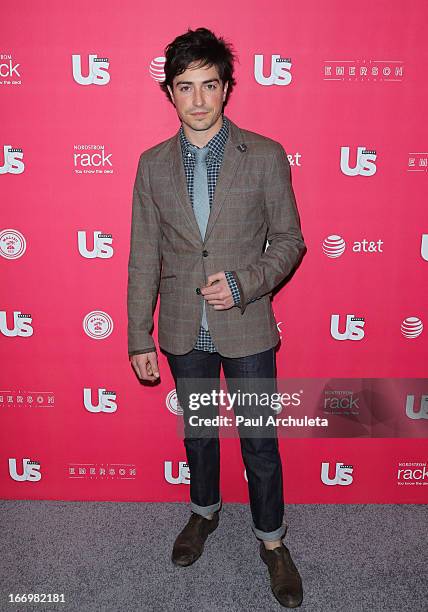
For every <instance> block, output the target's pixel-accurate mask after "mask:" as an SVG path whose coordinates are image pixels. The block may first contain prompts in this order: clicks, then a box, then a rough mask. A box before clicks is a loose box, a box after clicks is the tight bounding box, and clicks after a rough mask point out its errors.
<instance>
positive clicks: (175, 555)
mask: <svg viewBox="0 0 428 612" xmlns="http://www.w3.org/2000/svg"><path fill="white" fill-rule="evenodd" d="M218 523H219V510H217V511H216V512H213V518H212V519H207V518H205V517H203V516H201V515H200V514H196V512H192V515H191V517H190V519H189V520H188V522H187V525H186V526H185V527H184V529H183V530H182V531H180V533H179V534H178V536H177V538H176V540H175V542H174V547H173V549H172V557H171V559H172V562H173V563H174V564H175V565H179V566H180V567H185V566H187V565H192V563H194V562H195V561H196V559H199V557H200V556H201V554H202V552H203V550H204V544H205V540H206V539H207V537H208V536H209V534H210V533H212V532H213V531H214V530H215V529H217V527H218Z"/></svg>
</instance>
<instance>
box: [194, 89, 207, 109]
mask: <svg viewBox="0 0 428 612" xmlns="http://www.w3.org/2000/svg"><path fill="white" fill-rule="evenodd" d="M193 104H195V105H196V106H202V105H203V104H204V95H203V92H202V90H201V89H197V88H196V87H195V89H194V92H193Z"/></svg>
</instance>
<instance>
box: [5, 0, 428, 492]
mask: <svg viewBox="0 0 428 612" xmlns="http://www.w3.org/2000/svg"><path fill="white" fill-rule="evenodd" d="M186 9H187V10H186ZM427 18H428V6H427V5H426V3H425V2H422V1H418V0H416V1H415V2H412V3H411V4H409V5H403V3H402V2H398V0H394V1H393V2H390V1H389V2H386V1H382V2H377V3H370V2H368V1H366V0H363V1H362V2H359V3H358V5H355V6H352V7H351V6H349V5H345V4H344V3H343V2H341V1H340V0H331V1H330V2H328V3H327V2H317V1H316V0H302V1H301V2H297V3H295V2H289V1H285V2H284V1H281V2H280V1H273V2H270V3H267V4H264V5H262V4H260V3H258V2H253V3H251V2H250V3H248V2H245V3H244V2H243V1H242V0H238V1H237V2H236V3H234V4H230V3H229V2H225V1H224V0H219V2H217V3H216V5H215V6H212V7H201V8H199V7H193V6H192V7H183V6H182V5H180V6H178V5H177V4H176V3H172V2H169V1H168V0H167V2H166V3H163V4H159V3H158V2H154V1H152V0H150V1H145V2H137V1H134V0H132V1H126V2H120V3H119V2H99V1H97V0H95V1H94V2H91V3H89V4H88V3H87V2H83V1H82V0H76V1H75V2H73V3H71V4H70V3H68V2H54V1H53V0H47V1H45V2H43V3H34V2H30V1H28V0H27V1H24V2H21V3H19V4H18V5H13V6H12V5H10V6H7V7H4V8H3V11H2V23H1V25H0V29H1V36H0V102H1V109H2V121H1V130H0V151H1V152H0V190H1V209H0V210H1V219H0V273H1V299H0V345H1V346H0V348H1V369H0V440H1V445H0V487H1V497H2V498H4V499H57V500H108V501H116V500H118V501H124V500H129V501H183V502H184V501H187V500H188V498H189V487H188V485H189V480H190V478H191V475H190V472H189V469H188V466H187V464H186V456H185V449H184V444H183V440H182V438H181V437H180V432H181V430H180V419H181V421H182V416H181V409H180V406H179V404H178V402H177V395H176V390H175V388H174V381H173V378H172V376H171V373H170V371H169V367H168V362H167V360H166V358H165V356H164V355H163V354H162V353H161V352H160V351H159V361H160V373H161V378H160V382H159V383H158V384H155V385H151V386H147V385H145V384H142V383H141V382H140V381H139V379H138V378H137V376H136V374H135V372H134V370H133V368H132V366H131V363H130V361H129V358H128V354H127V313H126V288H127V263H128V256H129V242H130V221H131V200H132V189H133V183H134V179H135V173H136V169H137V163H138V159H139V156H140V154H141V153H142V152H143V151H144V150H145V149H147V148H149V147H151V146H153V145H155V144H157V143H159V142H161V141H163V140H165V139H167V138H169V137H171V136H173V135H174V134H175V133H176V132H177V131H178V129H179V127H180V124H179V121H178V118H177V115H176V113H175V109H174V106H173V105H172V104H170V103H169V102H168V101H167V99H166V98H165V96H164V94H163V93H162V92H161V89H160V86H159V84H160V83H161V82H162V80H163V78H164V73H163V65H164V61H165V58H164V52H165V46H166V45H167V44H168V43H169V42H171V41H172V40H173V39H174V38H175V37H176V36H178V35H180V34H182V33H184V32H185V31H186V30H187V29H188V28H191V29H196V28H197V27H201V26H203V27H207V28H209V29H211V30H213V31H214V33H215V34H216V35H217V36H223V37H224V38H225V40H226V41H227V42H230V43H232V44H233V47H234V50H235V52H236V53H237V55H238V58H239V61H238V62H237V64H236V73H235V78H236V79H237V85H236V87H235V89H234V91H233V93H232V95H231V97H230V100H229V102H228V105H227V107H226V108H225V114H226V115H227V116H229V117H230V118H231V119H232V120H233V121H234V122H235V123H236V124H237V125H238V126H240V127H242V128H244V129H248V130H252V131H255V132H258V133H260V134H263V135H265V136H268V137H270V138H273V139H275V140H277V141H279V142H280V143H281V144H282V145H283V147H284V148H285V150H286V152H287V155H288V159H289V162H290V166H291V173H292V182H293V187H294V191H295V195H296V200H297V204H298V208H299V213H300V218H301V223H302V232H303V236H304V239H305V242H306V245H307V248H308V250H307V253H306V255H305V257H304V259H303V261H302V263H301V265H300V266H299V268H298V270H297V272H296V274H294V275H293V277H292V278H291V280H290V282H288V283H287V284H286V285H285V286H284V287H282V288H281V289H280V290H279V291H277V292H276V293H275V294H274V298H273V309H274V313H275V318H276V321H277V326H278V330H279V333H280V336H281V342H280V344H279V345H278V350H277V356H276V359H277V374H278V380H279V382H280V391H281V393H282V394H283V395H282V396H281V401H279V402H278V406H277V410H276V415H277V416H278V417H281V427H280V436H279V439H280V448H281V455H282V460H283V470H284V493H285V500H286V502H287V503H318V502H323V503H366V502H367V503H426V502H427V500H428V486H427V484H428V469H427V459H428V444H427V438H428V380H427V375H428V340H427V338H428V291H427V279H428V213H427V185H428V173H427V170H428V163H427V162H428V152H427V147H428V130H427V121H426V101H427V92H428V86H427V80H426V70H427V60H428V57H427V56H428V51H427V45H426V33H425V28H424V24H425V23H426V21H427ZM157 316H158V305H157V306H156V310H155V315H154V320H155V328H154V339H155V342H156V344H157ZM222 379H223V374H222ZM223 382H224V380H223ZM224 413H225V414H227V408H226V409H225V412H224ZM221 462H222V467H221V469H222V472H221V483H222V495H223V499H224V501H225V502H244V503H246V502H248V491H247V480H246V473H245V470H244V465H243V462H242V458H241V454H240V445H239V440H238V439H237V438H236V436H235V437H234V436H233V435H229V434H228V435H225V436H224V437H222V445H221Z"/></svg>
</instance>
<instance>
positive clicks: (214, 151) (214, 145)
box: [179, 115, 229, 158]
mask: <svg viewBox="0 0 428 612" xmlns="http://www.w3.org/2000/svg"><path fill="white" fill-rule="evenodd" d="M222 117H223V125H222V126H221V128H220V129H219V131H218V132H217V134H214V136H213V137H212V138H211V140H210V141H209V142H208V143H207V145H208V149H209V152H208V156H207V157H208V158H209V157H212V156H213V155H219V154H220V152H222V151H223V150H224V146H225V144H226V140H227V137H228V135H229V120H228V118H227V117H226V116H225V115H222ZM179 134H180V144H181V151H182V154H183V156H184V155H188V153H191V154H193V151H194V149H195V145H193V144H192V143H191V142H189V140H188V139H187V138H186V135H185V134H184V130H183V125H181V127H180V130H179Z"/></svg>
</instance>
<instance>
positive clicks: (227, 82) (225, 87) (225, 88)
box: [223, 81, 229, 102]
mask: <svg viewBox="0 0 428 612" xmlns="http://www.w3.org/2000/svg"><path fill="white" fill-rule="evenodd" d="M228 87H229V81H226V83H225V85H224V89H223V102H224V101H225V99H226V93H227V88H228Z"/></svg>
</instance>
